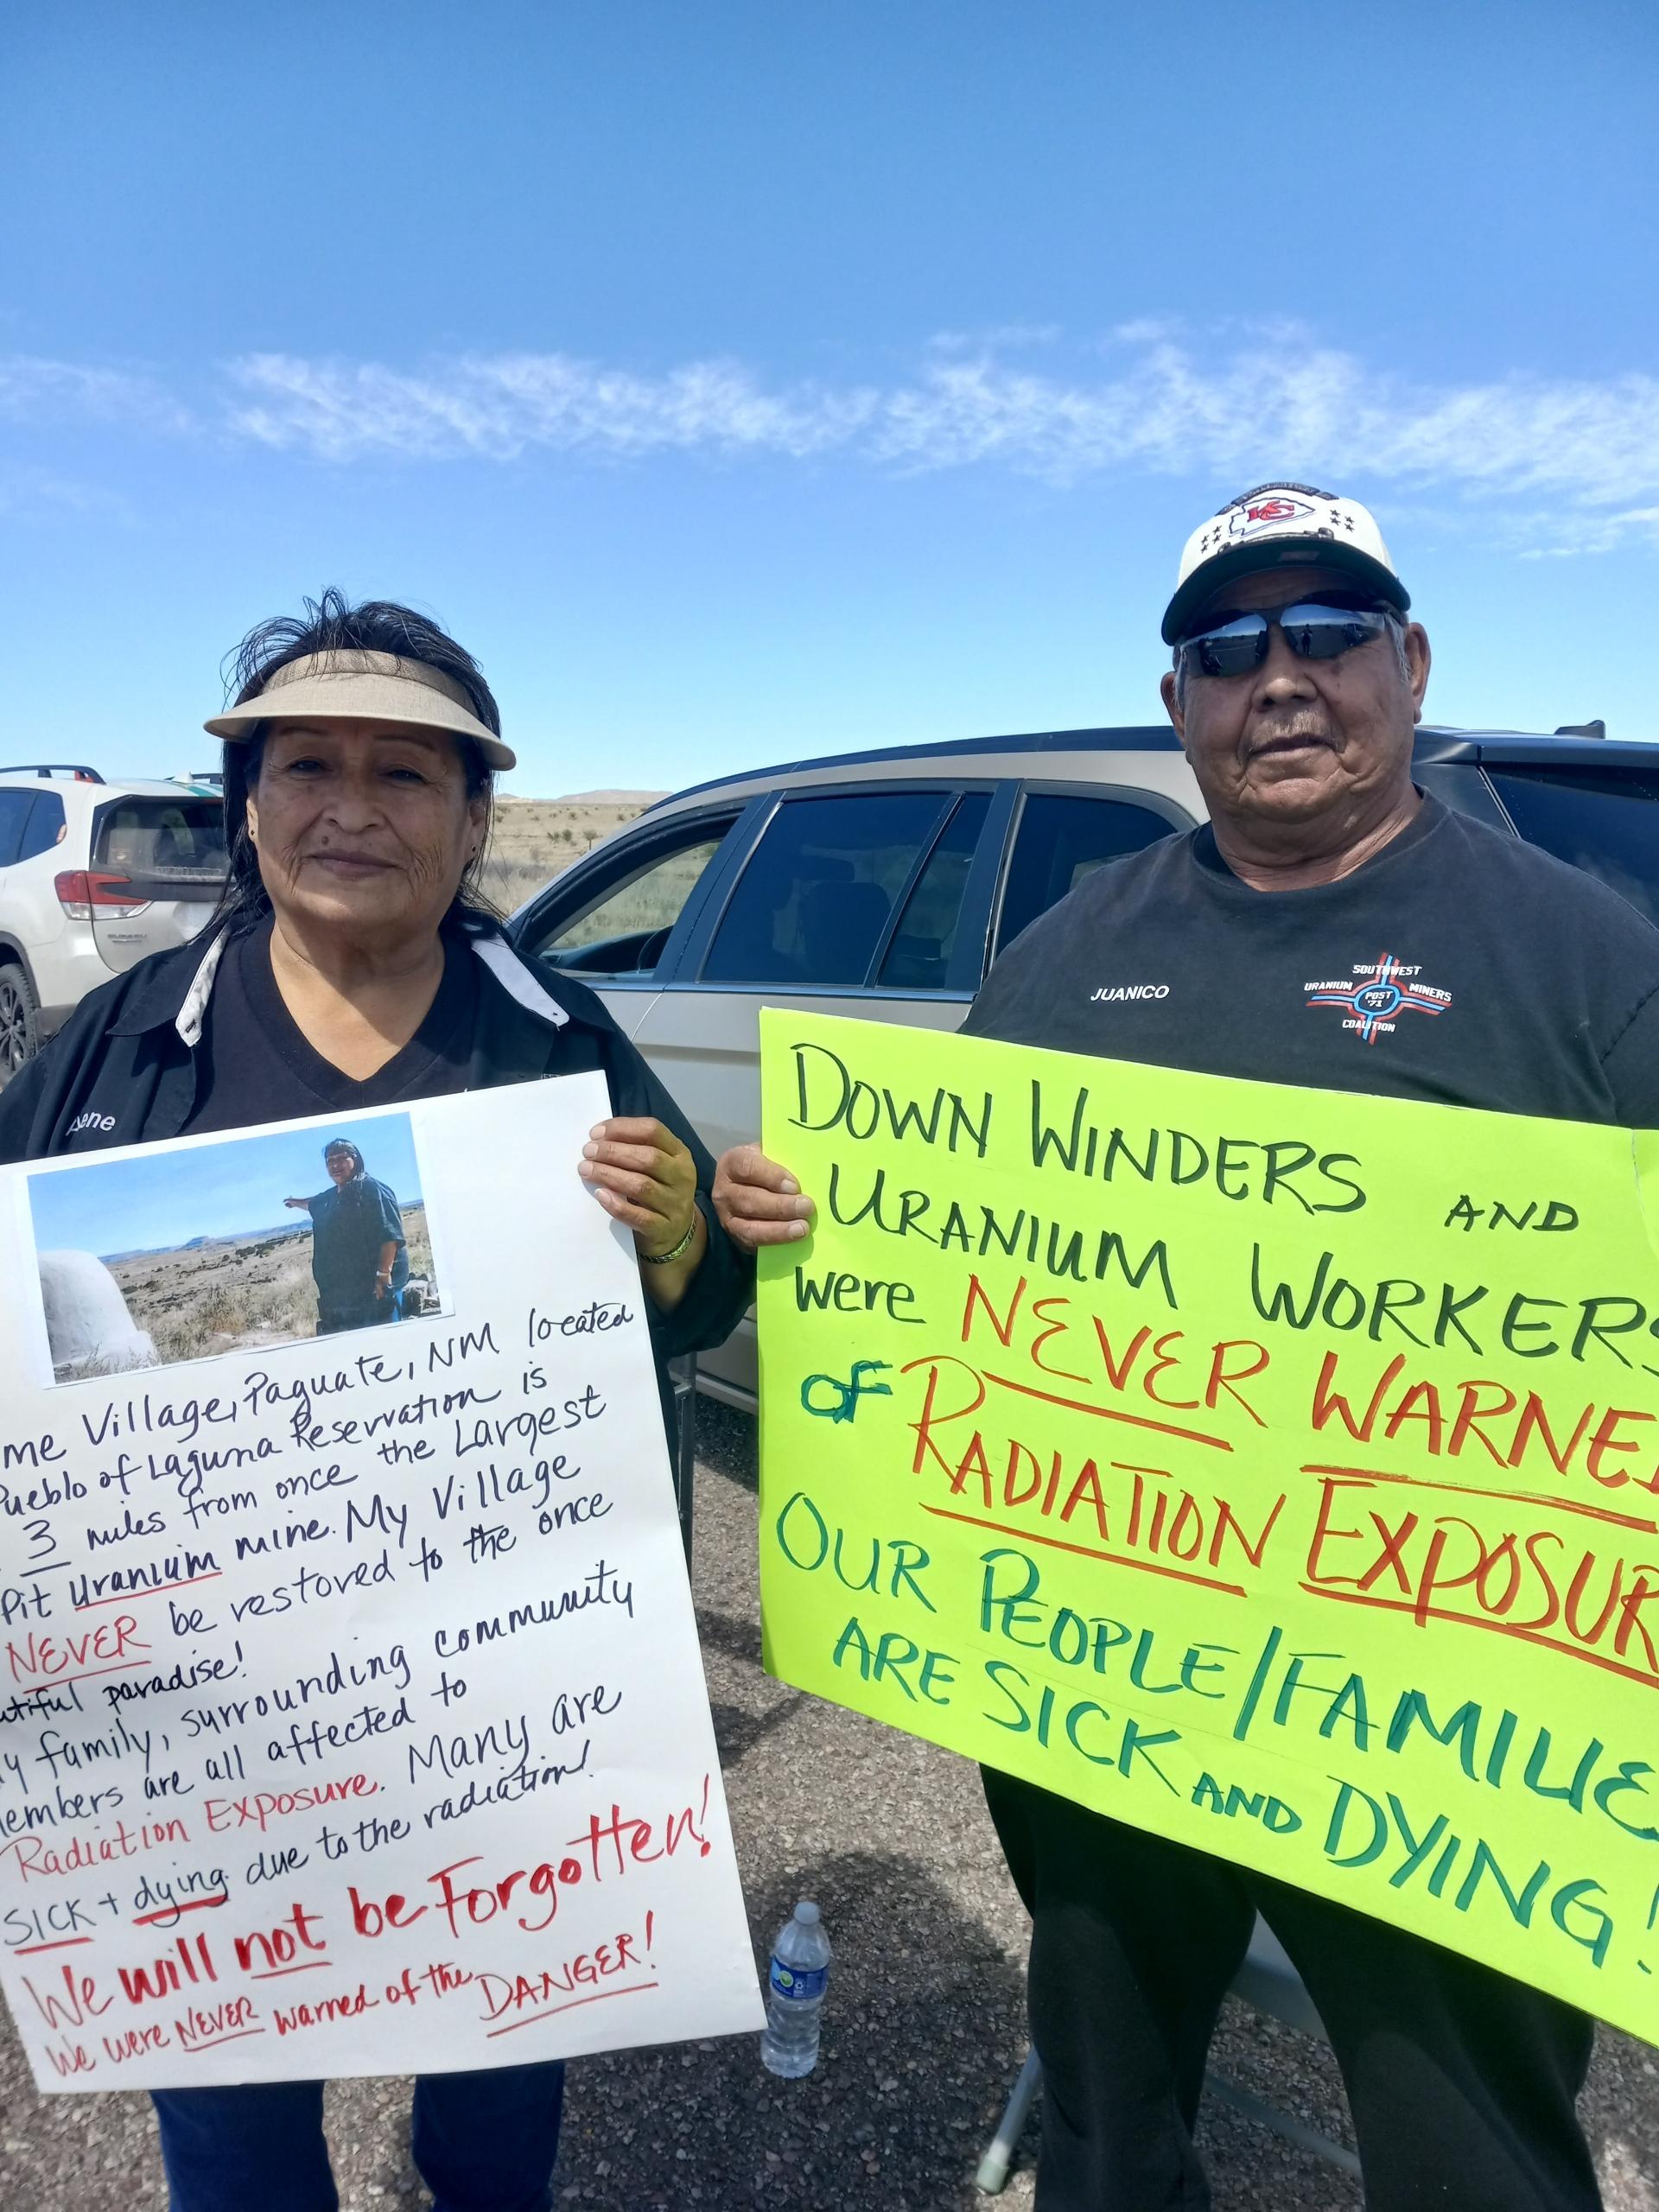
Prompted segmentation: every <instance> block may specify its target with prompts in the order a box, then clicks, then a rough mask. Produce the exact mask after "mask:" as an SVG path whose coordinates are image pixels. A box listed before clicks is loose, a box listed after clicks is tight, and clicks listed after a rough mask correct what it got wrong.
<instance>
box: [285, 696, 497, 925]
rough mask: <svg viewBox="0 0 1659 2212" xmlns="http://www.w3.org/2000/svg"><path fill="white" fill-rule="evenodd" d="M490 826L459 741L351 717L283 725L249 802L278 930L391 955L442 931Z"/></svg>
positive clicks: (435, 732) (437, 732)
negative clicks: (320, 934) (296, 929)
mask: <svg viewBox="0 0 1659 2212" xmlns="http://www.w3.org/2000/svg"><path fill="white" fill-rule="evenodd" d="M484 823H485V802H484V799H483V798H482V797H481V796H480V797H479V798H471V799H469V798H467V775H466V770H465V768H464V767H463V766H462V763H461V747H460V743H459V741H457V740H456V739H455V738H454V737H451V736H449V735H448V734H447V733H446V732H444V731H442V730H423V729H419V728H403V727H399V726H397V725H394V724H389V723H385V722H365V721H353V720H347V719H345V718H344V717H334V716H327V717H324V718H321V719H320V720H318V721H277V722H275V723H273V724H272V726H271V729H270V734H269V736H268V737H267V738H266V741H265V747H264V754H263V756H262V758H261V760H260V763H259V775H258V780H257V783H256V784H255V785H254V786H253V788H252V789H251V791H249V793H248V835H249V836H250V837H251V839H252V840H253V843H254V849H255V851H256V852H257V855H258V861H259V874H260V876H261V878H262V879H263V880H264V887H265V889H266V891H267V892H268V893H270V903H271V905H272V906H273V907H274V908H275V909H276V912H277V920H278V921H279V922H282V921H284V920H287V921H290V922H293V923H295V924H297V925H300V926H301V927H302V928H304V929H306V930H308V931H313V930H321V931H325V932H327V931H333V932H336V933H338V935H339V936H340V938H342V939H346V940H351V941H365V940H373V941H375V942H377V943H378V944H381V945H383V946H384V945H388V944H395V943H396V942H397V941H398V940H399V939H400V938H408V939H410V941H411V942H412V941H415V940H418V939H420V938H426V937H429V936H431V935H432V934H433V933H434V932H435V931H436V929H437V926H438V925H439V923H440V922H442V919H443V917H444V915H445V914H446V913H447V912H448V909H449V906H450V903H451V901H452V900H453V899H454V895H455V891H456V888H457V887H458V886H459V884H460V882H461V872H462V870H463V869H464V868H466V866H467V861H469V860H470V859H471V857H472V855H473V854H474V852H475V851H476V850H477V849H478V846H479V843H480V840H481V839H482V837H483V834H484Z"/></svg>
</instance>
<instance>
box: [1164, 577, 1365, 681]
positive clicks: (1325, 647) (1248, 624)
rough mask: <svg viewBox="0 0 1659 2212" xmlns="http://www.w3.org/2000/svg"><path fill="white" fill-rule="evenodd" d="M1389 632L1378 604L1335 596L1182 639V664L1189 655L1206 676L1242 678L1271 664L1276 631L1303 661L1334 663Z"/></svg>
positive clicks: (1236, 617) (1230, 620)
mask: <svg viewBox="0 0 1659 2212" xmlns="http://www.w3.org/2000/svg"><path fill="white" fill-rule="evenodd" d="M1388 626H1389V615H1388V612H1387V610H1386V609H1384V608H1383V607H1379V606H1378V605H1377V603H1376V601H1375V600H1361V599H1353V600H1350V599H1348V598H1347V597H1346V596H1345V594H1341V593H1331V594H1325V596H1323V597H1321V598H1319V599H1299V600H1297V601H1295V602H1294V605H1292V606H1290V607H1274V608H1272V609H1270V610H1268V611H1267V612H1264V613H1250V614H1232V615H1229V616H1227V617H1226V618H1225V619H1224V620H1222V621H1219V622H1215V623H1212V624H1211V626H1210V627H1209V628H1208V629H1205V630H1198V631H1195V632H1194V633H1193V634H1192V637H1190V638H1183V639H1181V643H1180V648H1179V650H1180V652H1181V654H1182V656H1183V657H1184V658H1185V656H1186V655H1187V654H1189V653H1190V654H1192V656H1193V657H1194V659H1195V662H1196V664H1197V666H1198V670H1199V671H1200V672H1201V673H1202V674H1203V675H1205V676H1244V675H1246V674H1248V673H1249V671H1250V670H1251V669H1253V668H1260V667H1261V665H1262V662H1263V661H1264V660H1265V659H1266V658H1267V657H1268V632H1270V631H1272V630H1274V629H1278V630H1281V631H1283V632H1284V638H1285V643H1286V644H1287V645H1288V646H1289V647H1290V650H1291V651H1292V652H1294V654H1295V655H1296V657H1297V658H1298V659H1299V660H1335V659H1336V658H1337V657H1338V654H1341V653H1345V652H1351V650H1352V648H1353V647H1354V646H1355V645H1369V644H1370V641H1371V639H1373V638H1380V637H1381V636H1382V635H1383V632H1384V631H1385V630H1386V629H1387V628H1388Z"/></svg>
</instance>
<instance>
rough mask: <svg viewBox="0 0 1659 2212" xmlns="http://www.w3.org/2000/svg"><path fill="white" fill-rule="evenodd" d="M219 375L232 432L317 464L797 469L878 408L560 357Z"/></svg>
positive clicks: (265, 359) (292, 362)
mask: <svg viewBox="0 0 1659 2212" xmlns="http://www.w3.org/2000/svg"><path fill="white" fill-rule="evenodd" d="M231 373H232V379H233V381H234V384H235V385H236V387H237V389H238V392H239V394H240V397H239V398H238V401H237V402H236V403H235V404H233V405H232V410H231V416H230V422H231V427H232V429H234V430H236V431H237V432H238V433H240V434H241V435H244V436H245V437H249V438H254V439H257V440H258V441H259V442H261V443H262V444H264V445H271V446H280V447H298V448H302V449H306V450H309V451H311V452H313V453H315V454H320V455H321V456H322V457H323V458H324V459H325V460H329V461H351V460H354V459H356V458H357V457H358V456H359V454H404V455H407V456H409V457H411V458H414V459H416V460H428V461H430V460H448V459H453V458H455V457H457V456H461V455H465V454H477V455H480V456H482V457H484V458H486V459H488V460H494V461H509V460H512V459H514V458H515V457H516V456H517V455H518V454H522V453H524V452H525V451H526V450H527V449H528V448H532V447H537V446H544V447H551V448H557V449H560V450H563V451H566V452H585V453H588V454H594V455H598V456H604V457H610V458H613V459H619V460H626V459H631V458H634V457H637V456H639V455H642V454H651V453H660V452H664V451H677V452H682V453H690V452H696V451H709V452H717V453H743V452H766V453H777V454H785V455H786V456H788V457H790V458H791V459H795V460H800V459H804V458H805V457H806V456H807V455H809V454H815V453H822V452H823V451H825V450H826V449H828V448H830V447H832V446H838V445H846V444H848V443H849V442H851V441H852V440H853V439H854V438H855V437H856V436H857V435H859V433H860V432H861V430H863V429H865V428H866V427H867V425H868V423H869V421H870V419H871V417H872V416H873V415H874V412H875V411H876V410H877V409H878V407H879V405H880V395H879V394H878V393H876V392H874V391H861V390H859V389H855V388H843V389H839V390H837V389H835V388H832V387H829V386H823V385H801V386H798V387H796V388H794V389H793V390H791V391H766V389H765V388H764V387H763V386H762V385H760V383H758V382H757V380H756V379H755V378H753V376H752V375H750V373H749V372H747V370H745V369H743V368H741V366H739V365H736V364H734V363H732V362H728V361H693V362H690V363H688V364H687V365H685V366H684V367H683V368H677V369H671V370H670V371H669V372H667V373H666V374H665V375H662V376H658V377H646V376H639V375H637V374H634V373H633V372H630V371H627V370H620V369H607V368H604V367H601V366H600V365H598V364H597V363H594V362H591V361H582V360H576V359H572V358H571V357H570V356H569V355H568V354H563V353H501V354H493V355H489V356H486V357H480V356H463V357H461V359H456V360H454V361H451V362H448V363H445V364H442V365H439V366H436V367H435V368H433V369H431V370H429V371H428V372H425V373H423V374H420V375H409V374H405V373H404V372H399V371H397V370H392V369H387V368H383V367H381V366H380V365H378V364H376V363H372V362H368V363H359V364H351V363H343V362H339V361H321V362H316V361H307V360H303V359H296V357H294V356H293V355H290V354H283V353H260V354H255V355H251V356H250V357H248V358H246V359H243V360H240V361H238V362H235V363H233V364H232V371H231Z"/></svg>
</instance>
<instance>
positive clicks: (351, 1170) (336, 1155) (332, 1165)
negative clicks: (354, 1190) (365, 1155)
mask: <svg viewBox="0 0 1659 2212" xmlns="http://www.w3.org/2000/svg"><path fill="white" fill-rule="evenodd" d="M322 1164H323V1166H325V1167H326V1168H327V1170H328V1173H329V1175H330V1177H331V1178H332V1179H333V1180H334V1182H336V1183H341V1184H344V1183H349V1182H350V1181H351V1179H352V1178H353V1175H355V1174H356V1173H357V1158H356V1155H355V1154H353V1153H349V1152H329V1153H325V1154H323V1161H322Z"/></svg>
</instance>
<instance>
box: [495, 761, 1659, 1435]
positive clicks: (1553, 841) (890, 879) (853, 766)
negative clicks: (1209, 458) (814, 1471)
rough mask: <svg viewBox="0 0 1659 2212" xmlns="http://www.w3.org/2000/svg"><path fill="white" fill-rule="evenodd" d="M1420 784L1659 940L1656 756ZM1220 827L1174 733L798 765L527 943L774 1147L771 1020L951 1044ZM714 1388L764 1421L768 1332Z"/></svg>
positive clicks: (725, 1137)
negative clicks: (1105, 893)
mask: <svg viewBox="0 0 1659 2212" xmlns="http://www.w3.org/2000/svg"><path fill="white" fill-rule="evenodd" d="M1414 773H1415V776H1416V779H1417V781H1418V783H1419V784H1420V785H1422V786H1423V788H1424V789H1426V790H1428V791H1433V792H1434V793H1435V794H1436V795H1437V796H1438V797H1439V798H1441V799H1443V800H1445V802H1446V804H1448V805H1450V806H1454V807H1458V808H1459V809H1461V810H1463V811H1464V812H1465V813H1468V814H1471V815H1474V816H1476V817H1478V818H1479V819H1480V820H1482V821H1484V822H1488V823H1491V824H1492V825H1493V826H1494V827H1496V828H1497V829H1503V830H1506V831H1509V832H1510V833H1512V834H1514V835H1516V836H1522V837H1527V838H1529V839H1531V840H1532V842H1534V843H1535V844H1539V845H1542V846H1544V847H1545V848H1547V849H1548V850H1549V851H1551V852H1553V853H1555V854H1557V855H1560V857H1561V858H1562V859H1563V860H1567V861H1573V862H1574V863H1575V864H1576V865H1577V866H1578V867H1580V868H1587V869H1588V870H1589V871H1590V872H1591V873H1592V874H1595V875H1599V876H1601V877H1602V878H1603V879H1604V880H1605V881H1607V882H1609V883H1611V885H1612V886H1613V887H1614V889H1615V890H1617V891H1619V892H1621V893H1623V894H1624V897H1625V898H1626V899H1629V900H1630V902H1631V904H1632V905H1633V906H1637V907H1638V908H1640V910H1641V911H1642V912H1643V913H1645V914H1646V915H1647V916H1648V917H1649V919H1650V920H1652V921H1655V922H1656V923H1659V746H1651V745H1641V744H1617V743H1614V744H1610V743H1608V742H1607V741H1605V740H1600V739H1598V738H1596V737H1593V736H1588V735H1585V734H1574V733H1569V732H1565V731H1563V732H1560V733H1558V734H1556V735H1555V736H1554V737H1524V736H1517V735H1512V734H1508V733H1504V732H1497V731H1485V730H1452V729H1439V728H1422V729H1421V730H1420V731H1419V733H1418V737H1417V747H1416V762H1415V767H1414ZM1204 811H1205V810H1204V804H1203V801H1202V800H1201V799H1200V798H1199V796H1198V786H1197V785H1196V784H1195V782H1194V781H1193V778H1192V770H1191V769H1190V768H1189V767H1188V766H1187V764H1186V760H1185V756H1184V755H1183V753H1181V751H1180V749H1179V746H1178V745H1177V744H1176V741H1175V739H1174V737H1173V734H1172V733H1171V731H1170V730H1169V728H1167V727H1166V726H1165V727H1162V728H1150V729H1106V730H1063V731H1059V732H1057V733H1051V734H1044V735H1040V736H1033V737H991V738H976V739H973V740H970V741H967V742H964V743H961V744H953V745H928V746H916V747H909V748H906V749H903V750H899V751H894V752H882V753H847V754H843V755H842V756H841V757H840V758H838V759H832V760H804V761H797V762H794V763H792V764H791V765H789V766H784V767H779V768H766V769H761V770H760V771H758V772H756V773H754V774H753V775H747V776H737V777H733V778H731V779H729V780H728V781H725V782H721V783H715V784H703V785H699V786H698V787H697V788H696V789H695V790H692V791H682V792H680V793H678V794H677V796H676V797H674V798H669V799H664V800H663V801H662V802H661V803H660V804H658V805H657V806H654V807H652V809H651V810H650V811H649V812H648V813H646V814H645V815H642V816H641V817H639V820H638V821H637V822H634V823H630V824H629V825H628V827H627V828H626V829H624V830H622V831H621V832H620V834H619V835H618V836H615V837H613V838H612V839H611V840H610V841H609V842H607V844H604V845H602V846H600V847H598V848H596V849H595V850H594V852H592V853H591V854H589V855H588V856H587V858H586V859H584V860H583V861H580V862H579V863H578V864H577V865H576V866H575V868H570V869H569V871H568V872H567V873H566V874H563V875H562V876H560V877H559V878H558V879H557V880H556V882H554V883H553V884H552V885H551V886H550V887H549V888H548V889H547V890H546V891H544V892H543V893H541V894H540V896H539V897H538V898H536V899H532V900H531V902H530V903H529V904H528V905H527V906H524V907H523V908H522V909H521V910H520V911H519V912H518V914H517V915H515V916H514V918H513V920H512V934H513V937H514V938H515V940H516V942H517V943H518V945H519V946H520V947H521V948H522V949H523V950H524V951H526V952H531V953H535V954H539V955H540V957H542V958H543V959H544V960H546V961H548V962H550V963H551V964H552V965H553V966H555V967H556V968H561V969H565V970H566V971H567V972H568V973H569V974H571V975H573V976H580V977H581V979H582V981H583V982H586V983H588V984H590V985H592V986H593V987H594V988H595V989H596V990H597V991H598V992H599V994H600V995H601V998H602V999H603V1000H604V1001H605V1003H606V1005H607V1007H609V1008H610V1010H611V1013H612V1014H613V1016H614V1017H615V1019H616V1020H617V1021H618V1022H620V1025H621V1027H623V1028H624V1029H625V1030H626V1032H627V1033H628V1035H629V1036H630V1037H632V1039H633V1040H634V1042H635V1044H637V1045H638V1046H639V1048H640V1050H641V1051H642V1052H644V1054H645V1058H646V1059H647V1060H648V1061H649V1062H650V1063H651V1065H652V1067H654V1068H655V1069H656V1071H657V1072H658V1074H659V1075H660V1076H661V1077H662V1078H663V1080H664V1083H665V1084H667V1085H668V1087H669V1089H670V1090H671V1091H672V1092H673V1094H674V1096H676V1098H677V1099H678V1100H679V1102H680V1103H681V1104H682V1105H683V1107H684V1108H685V1110H686V1111H687V1113H688V1114H689V1115H690V1117H691V1119H692V1120H693V1122H696V1126H697V1128H698V1129H699V1130H700V1131H701V1133H702V1136H703V1138H704V1140H705V1141H706V1142H707V1143H708V1145H709V1148H710V1150H711V1151H713V1152H715V1153H716V1154H718V1153H720V1152H721V1151H723V1150H724V1149H725V1147H727V1146H728V1145H731V1144H737V1143H741V1142H744V1141H747V1140H749V1139H752V1138H753V1137H754V1136H756V1135H758V1134H759V1131H760V1074H759V1014H760V1008H761V1007H763V1006H796V1007H812V1008H815V1009H816V1010H817V1011H818V1012H820V1013H825V1014H857V1015H861V1016H863V1017H864V1018H866V1019H867V1020H868V1019H874V1020H888V1021H901V1022H907V1023H910V1024H911V1025H912V1026H914V1027H918V1028H927V1029H955V1028H956V1027H957V1026H958V1025H959V1024H960V1022H961V1021H962V1020H963V1016H964V1014H966V1012H967V1008H968V1005H969V1001H970V1000H971V999H972V997H973V995H974V994H975V992H976V990H977V989H978V988H979V984H980V980H981V978H982V976H983V975H984V973H985V969H986V967H987V965H988V963H989V962H990V961H991V960H992V959H993V958H994V957H995V955H996V953H997V951H998V950H999V949H1000V948H1001V946H1002V945H1004V944H1008V943H1009V942H1010V941H1011V940H1012V939H1013V938H1015V937H1017V936H1018V935H1019V933H1020V931H1021V930H1022V929H1024V928H1025V926H1026V925H1027V923H1028V922H1031V921H1033V920H1034V919H1035V918H1036V917H1037V916H1038V915H1039V914H1040V913H1041V912H1043V911H1044V909H1045V908H1046V907H1048V906H1052V905H1053V904H1054V902H1055V900H1056V899H1060V898H1062V897H1064V895H1065V893H1066V892H1068V891H1069V890H1070V889H1071V887H1072V885H1073V884H1074V883H1076V882H1077V880H1078V878H1079V877H1080V876H1083V875H1084V874H1087V873H1088V871H1089V870H1090V868H1098V867H1099V866H1100V865H1101V864H1102V862H1103V861H1110V860H1116V859H1117V858H1118V857H1120V856H1121V855H1123V854H1126V853H1132V852H1137V851H1139V850H1140V849H1141V847H1142V846H1143V845H1147V844H1149V843H1150V842H1152V841H1153V840H1154V838H1157V837H1165V836H1168V835H1169V834H1170V832H1171V831H1172V830H1179V829H1188V828H1190V827H1191V826H1192V823H1194V822H1196V821H1198V820H1199V819H1201V818H1202V817H1203V814H1204ZM698 1371H699V1378H700V1380H701V1381H702V1383H703V1386H704V1388H705V1389H709V1390H710V1391H711V1392H712V1394H713V1395H715V1396H716V1397H722V1398H725V1399H727V1400H728V1401H729V1402H732V1403H734V1404H739V1405H743V1406H752V1405H753V1391H754V1380H755V1362H754V1338H753V1325H752V1324H749V1323H745V1324H744V1325H743V1326H742V1327H741V1328H740V1329H739V1331H738V1332H737V1334H736V1335H735V1336H734V1337H733V1338H732V1339H731V1341H730V1342H729V1343H728V1344H726V1345H725V1346H724V1347H723V1348H722V1349H721V1351H717V1352H709V1353H705V1354H703V1355H702V1357H700V1359H699V1363H698Z"/></svg>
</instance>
